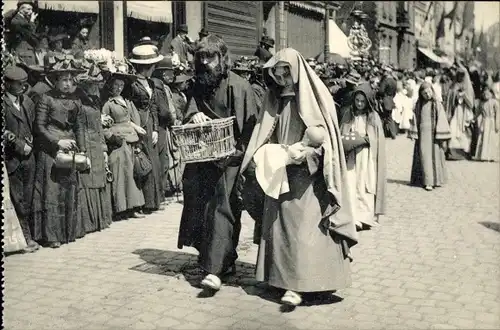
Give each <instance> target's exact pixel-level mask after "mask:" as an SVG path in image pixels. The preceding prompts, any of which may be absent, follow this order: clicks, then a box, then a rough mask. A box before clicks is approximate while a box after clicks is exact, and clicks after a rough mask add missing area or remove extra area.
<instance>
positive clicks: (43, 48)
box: [35, 36, 49, 66]
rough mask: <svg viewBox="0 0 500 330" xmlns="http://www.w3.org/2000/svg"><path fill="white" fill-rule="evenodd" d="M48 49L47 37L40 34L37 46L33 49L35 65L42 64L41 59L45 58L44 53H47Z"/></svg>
mask: <svg viewBox="0 0 500 330" xmlns="http://www.w3.org/2000/svg"><path fill="white" fill-rule="evenodd" d="M48 51H49V37H48V36H41V37H40V42H39V43H38V46H37V47H36V49H35V57H36V65H39V66H43V65H44V61H43V60H44V59H45V55H47V52H48Z"/></svg>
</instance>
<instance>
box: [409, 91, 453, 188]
mask: <svg viewBox="0 0 500 330" xmlns="http://www.w3.org/2000/svg"><path fill="white" fill-rule="evenodd" d="M419 94H420V93H419ZM408 136H409V137H410V138H412V139H414V140H415V147H414V149H413V163H412V169H411V179H410V184H411V185H415V186H422V187H425V186H431V187H433V186H441V185H443V184H445V183H446V180H447V177H446V159H445V148H444V144H443V143H444V142H445V141H448V140H449V139H450V138H451V133H450V126H449V124H448V121H447V120H446V114H445V112H444V109H443V106H442V105H441V103H440V102H437V101H435V100H432V101H429V102H424V101H422V100H421V99H419V100H418V101H417V104H416V106H415V113H414V117H413V120H412V125H411V128H410V131H409V132H408Z"/></svg>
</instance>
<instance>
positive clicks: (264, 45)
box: [254, 36, 274, 63]
mask: <svg viewBox="0 0 500 330" xmlns="http://www.w3.org/2000/svg"><path fill="white" fill-rule="evenodd" d="M273 47H274V39H273V38H271V37H268V36H262V39H261V40H260V45H259V47H257V50H255V53H254V56H257V57H258V58H259V60H260V61H261V62H264V63H265V62H267V61H269V59H270V58H271V57H273V54H271V52H270V51H269V49H271V48H273Z"/></svg>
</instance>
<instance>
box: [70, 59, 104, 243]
mask: <svg viewBox="0 0 500 330" xmlns="http://www.w3.org/2000/svg"><path fill="white" fill-rule="evenodd" d="M103 80H104V78H103V76H102V74H101V71H100V70H99V69H98V68H97V65H95V64H91V65H88V70H87V72H85V73H83V74H81V75H78V76H76V81H77V84H78V88H77V91H76V93H77V94H78V96H79V98H80V100H81V101H82V117H81V118H82V121H81V123H80V124H81V125H83V127H84V128H85V146H86V150H87V156H88V157H89V158H90V163H91V164H92V167H91V168H90V169H89V170H88V171H85V172H82V173H80V187H81V190H80V192H79V194H78V197H79V221H78V227H77V237H82V236H84V235H85V234H86V233H91V232H94V231H97V230H102V229H105V228H107V227H109V225H110V224H111V222H112V209H111V185H110V184H108V183H107V181H106V173H107V171H106V169H107V167H108V166H107V162H108V154H107V144H106V141H105V139H104V131H103V128H102V124H101V107H102V103H101V99H100V90H99V85H100V84H101V83H102V82H103Z"/></svg>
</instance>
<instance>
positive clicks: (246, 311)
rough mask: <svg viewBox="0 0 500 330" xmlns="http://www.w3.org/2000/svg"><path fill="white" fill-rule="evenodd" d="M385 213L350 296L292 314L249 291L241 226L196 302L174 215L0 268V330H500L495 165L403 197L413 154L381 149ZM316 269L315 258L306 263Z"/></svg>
mask: <svg viewBox="0 0 500 330" xmlns="http://www.w3.org/2000/svg"><path fill="white" fill-rule="evenodd" d="M387 150H388V152H387V153H388V165H387V167H388V172H389V173H388V179H389V182H388V198H387V199H388V207H387V211H388V212H387V215H386V216H385V217H382V218H381V224H382V225H381V226H380V227H378V228H376V229H374V230H371V231H366V232H362V233H361V237H360V242H359V244H358V245H357V246H356V247H355V248H354V249H353V253H354V258H355V259H354V262H353V264H352V266H353V273H354V274H353V286H352V288H349V289H346V290H342V291H339V292H336V293H335V295H334V296H331V297H328V299H326V298H323V299H319V298H312V301H308V302H306V303H305V304H304V306H299V307H298V308H296V309H295V310H294V311H284V310H282V309H281V308H280V307H281V306H280V304H279V303H278V301H279V292H274V291H272V290H269V289H267V288H265V287H264V286H262V285H261V284H259V283H256V281H255V280H254V277H253V263H254V261H255V259H256V246H255V245H253V244H252V237H251V235H252V231H253V220H252V219H251V218H250V217H249V216H248V215H246V214H245V216H244V219H243V220H242V221H243V230H242V235H241V243H240V247H239V249H240V260H239V262H238V268H237V274H236V276H234V277H232V278H229V279H228V283H227V284H226V286H224V287H223V288H222V290H221V291H220V292H219V293H217V295H216V296H214V297H208V298H207V297H200V296H198V294H199V292H200V289H199V288H196V287H195V286H196V285H197V281H199V280H200V275H199V274H196V273H195V271H194V270H193V269H194V268H193V265H194V264H195V261H196V255H195V252H194V250H189V249H184V250H178V249H177V248H176V245H177V229H178V225H179V219H180V213H181V210H182V205H180V204H177V203H175V204H171V205H169V206H168V207H167V210H165V211H164V212H163V213H162V214H155V215H152V216H149V217H147V218H145V219H135V220H129V221H122V222H117V223H113V224H112V226H111V227H110V228H109V229H107V230H105V231H102V232H99V233H94V234H89V235H87V236H86V237H84V238H83V239H81V240H78V241H77V242H75V243H72V244H69V245H64V246H62V247H61V248H60V249H57V250H53V249H42V250H40V251H38V252H37V253H34V254H25V255H12V256H9V257H7V258H5V259H4V268H5V271H4V276H5V283H4V306H3V307H4V327H5V329H6V330H27V329H53V330H54V329H57V330H65V329H68V330H69V329H82V330H83V329H89V330H91V329H96V330H98V329H99V330H101V329H102V330H107V329H116V330H122V329H123V330H124V329H137V330H142V329H144V330H146V329H179V330H180V329H205V330H208V329H249V330H253V329H278V328H287V329H500V281H499V279H500V219H499V205H498V204H499V185H498V182H499V165H498V163H479V162H467V161H463V162H448V163H447V166H448V174H449V183H448V185H446V186H445V187H443V188H437V189H436V190H434V191H432V192H427V191H425V190H424V189H420V188H415V187H409V186H408V181H409V177H410V167H411V160H412V153H413V143H412V142H411V141H409V140H407V139H406V138H404V137H402V136H400V137H399V138H398V139H397V140H394V141H393V140H387ZM311 257H321V256H311Z"/></svg>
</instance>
